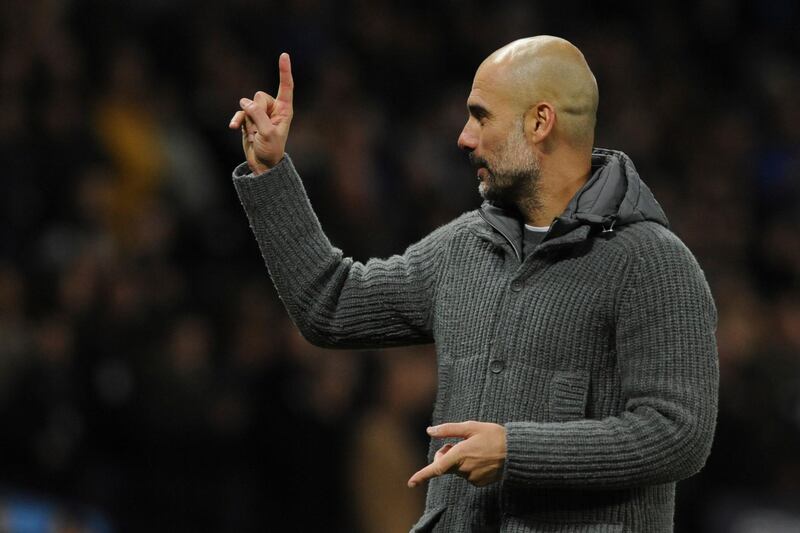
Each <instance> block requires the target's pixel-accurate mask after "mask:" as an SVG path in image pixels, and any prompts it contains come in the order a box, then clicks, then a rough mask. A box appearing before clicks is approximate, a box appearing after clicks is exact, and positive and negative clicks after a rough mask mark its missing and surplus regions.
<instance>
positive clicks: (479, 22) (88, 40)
mask: <svg viewBox="0 0 800 533" xmlns="http://www.w3.org/2000/svg"><path fill="white" fill-rule="evenodd" d="M631 5H632V4H630V3H624V2H623V3H615V2H612V3H610V4H609V3H605V2H604V3H590V2H577V1H573V0H563V1H561V2H555V3H553V2H530V1H525V2H523V1H498V2H492V3H486V2H478V1H475V0H468V1H456V0H439V1H425V2H420V1H415V0H372V1H366V0H345V1H341V2H327V1H323V0H284V1H281V2H272V1H260V2H254V1H247V0H229V1H227V2H211V1H202V0H195V1H193V2H188V1H186V0H170V1H156V0H140V1H138V2H128V1H123V0H105V1H90V0H85V1H78V0H35V1H34V0H4V1H3V2H2V3H0V43H2V46H0V164H1V165H2V166H0V219H1V220H2V223H0V532H2V531H11V532H17V531H25V532H27V531H31V532H33V531H60V532H66V531H69V532H90V531H91V532H100V531H150V532H155V531H197V532H199V531H235V532H249V531H301V532H311V531H314V532H317V531H326V532H361V533H378V532H381V533H387V532H388V533H393V532H395V531H407V530H408V528H409V526H410V524H411V523H413V521H414V520H416V518H417V516H418V514H419V513H420V511H421V508H422V504H423V501H424V493H423V490H421V489H417V490H415V491H414V490H409V489H407V488H406V487H405V481H406V479H407V478H408V477H409V476H410V475H411V474H412V473H413V472H414V471H415V470H416V469H417V468H419V467H420V466H422V465H423V464H424V461H425V451H426V437H425V434H424V428H425V426H426V424H427V422H428V420H429V414H430V409H431V407H432V401H433V397H434V394H435V374H434V373H435V368H436V367H435V354H434V351H433V348H432V347H422V348H419V347H418V348H409V349H393V350H388V351H381V352H368V351H363V352H347V351H326V350H322V349H318V348H315V347H312V346H311V345H309V344H308V343H307V342H305V341H304V340H303V339H302V338H301V337H300V336H299V334H298V333H297V332H296V330H295V328H294V326H293V325H292V324H291V322H290V321H289V319H288V318H287V317H286V313H285V311H284V310H283V308H282V306H281V304H280V301H279V300H278V298H277V296H276V294H275V292H274V289H273V288H272V285H271V282H270V280H269V277H268V274H267V271H266V269H265V268H264V266H263V263H262V260H261V258H260V256H259V252H258V249H257V246H256V244H255V241H254V239H253V238H252V236H251V234H250V230H249V228H248V224H247V221H246V218H245V217H244V214H243V212H242V209H241V207H240V206H239V205H238V200H237V198H236V195H235V192H234V190H233V187H232V186H231V183H230V173H231V171H232V169H233V167H234V166H235V165H236V164H238V163H239V162H241V161H242V159H243V157H242V153H241V139H240V137H239V135H238V133H237V132H231V131H229V130H228V129H227V124H228V122H229V120H230V118H231V116H232V114H233V113H234V112H235V111H236V109H237V102H238V99H239V98H240V97H242V96H248V97H250V96H252V94H253V93H254V92H255V91H256V90H258V89H264V90H267V91H268V92H269V91H272V90H274V89H275V87H276V86H277V58H278V54H279V53H280V52H282V51H288V52H290V53H291V54H292V62H293V69H294V76H295V83H296V92H295V118H294V122H293V125H292V132H291V134H290V138H289V144H288V146H287V151H288V152H289V153H291V154H292V157H293V159H294V161H295V164H296V165H297V167H298V169H299V170H300V173H301V175H302V176H303V178H304V181H305V184H306V187H307V189H308V192H309V195H310V198H311V201H312V203H313V205H314V207H315V209H316V211H317V213H318V215H319V218H320V220H321V222H322V224H323V227H324V228H325V230H326V232H327V233H328V235H329V237H330V238H331V240H332V241H333V242H334V244H335V245H337V246H338V247H340V248H342V249H343V250H344V252H345V253H346V254H347V255H351V256H353V257H355V258H356V259H360V260H366V259H367V258H369V257H372V256H387V255H390V254H392V253H399V252H402V250H403V249H404V248H405V247H406V246H407V245H409V244H410V243H412V242H414V241H416V240H418V239H419V238H421V237H422V236H424V235H425V234H426V233H428V232H429V231H431V230H432V229H434V228H435V227H437V226H438V225H440V224H442V223H444V222H446V221H448V220H450V219H452V218H453V217H455V216H457V215H458V214H460V213H462V212H464V211H466V210H470V209H474V208H475V207H477V206H478V205H479V203H480V198H479V196H478V194H477V187H476V183H475V181H474V176H473V173H472V172H471V171H470V170H469V166H468V164H467V161H466V158H465V156H464V155H463V154H461V153H459V151H458V149H457V147H456V137H457V135H458V133H459V132H460V129H461V127H462V126H463V123H464V121H465V120H466V109H465V101H466V97H467V95H468V93H469V88H470V85H471V81H472V75H473V73H474V71H475V69H476V67H477V65H478V64H479V63H480V61H481V60H482V59H483V58H484V57H485V56H486V55H488V54H489V53H490V52H491V51H493V50H494V49H496V48H498V47H499V46H501V45H503V44H505V43H507V42H510V41H511V40H513V39H515V38H518V37H523V36H528V35H534V34H539V33H548V34H555V35H560V36H563V37H566V38H568V39H570V40H571V41H573V42H574V43H575V44H576V45H578V46H579V47H580V48H581V49H582V50H583V52H584V54H585V55H586V57H587V59H588V61H589V64H590V65H591V67H592V69H593V70H594V73H595V75H596V76H597V79H598V83H599V87H600V110H599V117H598V130H597V145H598V146H603V147H608V148H616V149H621V150H623V151H625V152H627V153H628V154H629V155H630V156H631V157H632V158H633V160H634V162H635V163H636V165H637V168H638V170H639V172H640V173H641V175H642V176H643V178H644V179H645V181H646V182H647V183H648V184H649V185H650V187H651V188H652V189H653V191H654V193H655V195H656V197H657V198H658V199H659V201H660V202H661V204H662V205H663V206H664V208H665V210H666V212H667V215H668V216H669V218H670V220H671V223H672V227H673V230H674V231H675V232H676V233H677V234H678V235H679V236H680V237H681V238H682V239H683V240H684V241H685V242H686V243H687V244H688V245H689V247H690V248H691V249H692V250H693V251H694V253H695V254H696V256H697V257H698V259H699V261H700V263H701V265H702V266H703V268H704V270H705V272H706V275H707V277H708V280H709V283H710V285H711V288H712V291H713V293H714V295H715V298H716V302H717V306H718V309H719V329H718V343H719V355H720V365H721V389H720V413H719V420H718V431H717V436H716V440H715V444H714V448H713V451H712V454H711V457H710V459H709V462H708V464H707V466H706V468H705V469H704V470H703V471H702V473H701V474H699V475H698V476H696V477H694V478H692V479H690V480H687V481H685V482H682V483H680V484H679V486H678V487H679V488H678V509H677V515H676V524H677V529H676V531H678V532H679V533H681V532H684V533H693V532H710V533H717V532H737V533H756V532H762V531H770V532H778V533H780V532H783V531H797V530H798V528H800V505H798V503H797V502H800V454H798V453H797V451H798V450H800V232H798V229H800V224H798V222H799V221H800V220H799V219H800V98H798V95H800V61H799V60H798V58H799V57H800V37H798V35H799V34H798V32H797V28H798V27H800V5H798V4H797V2H794V1H793V0H763V1H755V0H752V1H730V2H726V1H720V0H702V1H699V2H683V1H682V2H672V1H667V0H658V1H655V2H646V3H640V4H639V5H638V7H631ZM623 6H624V7H623ZM37 524H38V525H37Z"/></svg>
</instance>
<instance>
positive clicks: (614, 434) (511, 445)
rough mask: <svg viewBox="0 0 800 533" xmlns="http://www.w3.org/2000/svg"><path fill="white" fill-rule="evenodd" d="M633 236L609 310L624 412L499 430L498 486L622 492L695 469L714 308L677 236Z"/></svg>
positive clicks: (710, 402)
mask: <svg viewBox="0 0 800 533" xmlns="http://www.w3.org/2000/svg"><path fill="white" fill-rule="evenodd" d="M637 231H642V232H645V233H648V234H649V235H647V238H646V239H644V243H643V244H640V245H639V246H638V249H637V250H635V251H634V252H632V254H631V257H630V263H629V268H628V271H627V274H626V276H627V279H626V283H625V285H624V287H623V289H622V293H621V294H620V297H619V304H618V310H617V315H618V316H617V326H616V352H617V366H618V371H619V373H620V376H621V381H622V389H623V394H624V398H625V399H626V404H625V409H624V411H623V412H622V413H620V414H619V415H618V416H612V417H608V418H605V419H602V420H578V421H570V422H563V423H529V422H524V421H519V422H510V423H508V424H506V429H507V435H508V442H507V447H508V456H507V458H506V463H505V466H504V472H503V477H504V481H505V482H508V483H512V484H527V485H530V486H539V487H558V488H570V487H575V488H590V487H595V488H624V487H633V486H641V485H653V484H660V483H667V482H672V481H676V480H680V479H683V478H685V477H688V476H690V475H692V474H694V473H695V472H697V471H698V470H699V469H700V468H701V467H702V466H703V465H704V463H705V460H706V457H707V456H708V453H709V451H710V448H711V442H712V439H713V434H714V427H715V422H716V413H717V390H718V379H719V371H718V361H717V350H716V341H715V336H714V334H715V329H716V310H715V308H714V303H713V300H712V298H711V293H710V291H709V288H708V285H707V283H706V281H705V277H704V276H703V272H702V270H701V269H700V267H699V265H698V264H697V262H696V261H695V259H694V257H693V256H692V254H691V253H690V252H689V250H688V249H687V248H686V247H685V246H684V245H683V243H681V241H680V240H679V239H678V238H677V237H675V236H674V235H673V234H672V233H670V232H669V231H667V230H665V229H664V228H660V227H653V228H648V229H645V230H637ZM620 238H624V237H623V236H620Z"/></svg>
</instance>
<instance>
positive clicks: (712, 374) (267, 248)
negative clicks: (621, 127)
mask: <svg viewBox="0 0 800 533" xmlns="http://www.w3.org/2000/svg"><path fill="white" fill-rule="evenodd" d="M592 169H593V172H592V176H591V178H590V179H589V181H588V182H587V183H586V184H585V185H584V187H583V188H582V189H581V190H580V191H579V192H578V193H577V194H576V195H575V197H574V198H573V199H572V201H571V202H570V204H569V205H568V207H567V209H566V210H565V212H564V213H563V214H562V215H561V216H560V217H558V218H557V219H556V220H555V221H554V223H553V225H552V226H551V229H550V231H549V233H548V234H547V236H546V237H545V239H544V240H543V242H542V243H541V244H540V245H539V246H538V247H537V248H536V249H535V251H534V252H533V253H532V254H529V255H528V256H527V257H525V258H524V259H523V258H522V257H521V255H520V250H521V243H522V230H521V221H520V220H519V218H518V217H515V216H514V215H513V213H510V212H508V211H505V210H503V209H501V208H499V207H497V206H493V205H490V204H488V203H485V204H484V205H483V206H482V207H481V208H480V209H477V210H474V211H470V212H468V213H465V214H464V215H462V216H460V217H458V218H457V219H455V220H453V221H452V222H450V223H448V224H446V225H444V226H442V227H440V228H438V229H436V230H435V231H433V232H432V233H431V234H429V235H428V236H427V237H425V238H424V239H422V240H421V241H420V242H418V243H416V244H413V245H411V246H410V247H409V248H408V249H407V250H406V251H405V253H403V254H402V255H395V256H392V257H390V258H388V259H370V260H369V261H367V262H366V263H362V262H358V261H354V260H353V259H351V258H349V257H344V256H343V255H342V252H341V251H340V250H339V249H337V248H335V247H333V246H332V245H331V243H330V242H329V240H328V238H327V237H326V236H325V234H324V233H323V231H322V228H321V227H320V224H319V222H318V220H317V217H316V215H315V214H314V211H313V210H312V208H311V204H310V203H309V200H308V197H307V196H306V192H305V190H304V187H303V185H302V182H301V180H300V178H299V176H298V174H297V172H296V171H295V168H294V166H293V164H292V161H291V159H290V158H289V157H288V156H285V157H284V158H283V159H282V161H281V162H280V163H279V164H278V165H277V166H275V168H273V169H272V170H271V171H269V172H268V173H266V174H264V175H252V174H251V173H249V169H248V168H247V165H246V164H243V165H240V166H239V167H237V169H236V170H235V171H234V185H235V187H236V190H237V192H238V194H239V198H240V200H241V202H242V205H243V206H244V209H245V211H246V213H247V217H248V219H249V221H250V226H251V228H252V230H253V232H254V234H255V237H256V239H257V241H258V245H259V247H260V249H261V253H262V255H263V258H264V260H265V262H266V265H267V267H268V269H269V272H270V275H271V276H272V280H273V281H274V283H275V286H276V287H277V290H278V294H279V296H280V297H281V299H282V301H283V303H284V304H285V306H286V308H287V310H288V312H289V314H290V315H291V318H292V319H293V321H294V323H295V324H296V325H297V327H298V328H299V329H300V331H301V332H302V333H303V335H304V336H305V337H306V338H307V339H308V340H309V341H311V342H312V343H314V344H316V345H319V346H323V347H329V348H380V347H388V346H397V345H403V344H416V343H430V342H435V343H436V352H437V361H438V393H437V398H436V403H435V406H434V409H433V415H432V423H433V424H439V423H442V422H458V421H465V420H479V421H486V422H495V423H498V424H504V425H505V427H506V429H507V435H508V456H507V459H506V461H505V465H504V469H503V473H502V479H501V481H500V482H498V483H494V484H492V485H489V486H486V487H482V488H478V487H474V486H472V485H470V484H469V483H468V482H467V481H466V480H464V479H462V478H460V477H457V476H453V475H446V476H442V477H439V478H435V479H433V480H432V481H431V482H430V483H429V485H428V493H427V502H426V511H425V514H424V515H423V516H422V517H421V518H420V520H419V521H418V522H417V523H416V524H415V525H414V526H413V527H412V531H415V532H428V531H431V532H488V531H493V532H496V531H499V532H507V533H516V532H520V533H521V532H526V533H528V532H545V531H546V532H556V531H559V532H570V533H578V532H597V533H609V532H666V531H672V529H673V514H674V507H675V483H676V481H678V480H680V479H683V478H686V477H688V476H691V475H692V474H694V473H696V472H697V471H698V470H699V469H700V468H701V467H702V466H703V464H704V463H705V460H706V457H707V456H708V453H709V449H710V447H711V442H712V438H713V433H714V426H715V420H716V412H717V389H718V363H717V352H716V343H715V337H714V331H715V327H716V310H715V307H714V303H713V300H712V298H711V294H710V291H709V288H708V285H707V283H706V281H705V278H704V276H703V272H702V270H701V269H700V267H699V266H698V264H697V261H696V260H695V258H694V257H693V256H692V254H691V253H690V252H689V250H688V249H687V248H686V246H685V245H684V244H683V243H682V242H681V241H680V240H679V239H678V237H676V236H675V235H674V234H673V233H672V232H671V231H669V230H668V229H667V227H666V225H667V219H666V217H665V216H664V213H663V211H662V210H661V208H660V207H659V205H658V203H657V202H656V201H655V199H654V198H653V196H652V194H651V192H650V190H649V189H648V188H647V187H646V186H645V184H644V183H643V182H642V181H641V180H640V178H639V176H638V174H637V173H636V170H635V169H634V167H633V164H632V163H631V161H630V159H629V158H628V157H627V156H626V155H625V154H623V153H621V152H617V151H611V150H601V149H596V150H595V151H594V153H593V158H592ZM444 442H446V440H440V439H433V440H432V442H431V444H430V456H429V459H431V458H432V455H433V453H434V452H435V450H437V449H438V448H439V447H440V446H442V445H443V443H444ZM410 474H411V472H409V475H410Z"/></svg>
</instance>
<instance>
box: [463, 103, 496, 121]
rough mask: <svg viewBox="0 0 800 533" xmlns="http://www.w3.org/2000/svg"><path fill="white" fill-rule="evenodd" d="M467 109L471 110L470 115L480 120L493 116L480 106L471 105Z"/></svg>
mask: <svg viewBox="0 0 800 533" xmlns="http://www.w3.org/2000/svg"><path fill="white" fill-rule="evenodd" d="M467 109H468V110H469V114H470V115H472V116H473V117H475V118H477V119H478V120H480V119H482V118H489V117H491V116H492V114H491V113H489V110H488V109H486V108H485V107H483V106H482V105H479V104H469V105H468V106H467Z"/></svg>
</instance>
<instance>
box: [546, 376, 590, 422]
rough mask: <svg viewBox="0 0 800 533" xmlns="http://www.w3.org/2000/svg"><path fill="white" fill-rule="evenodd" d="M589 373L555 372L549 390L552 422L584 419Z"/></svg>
mask: <svg viewBox="0 0 800 533" xmlns="http://www.w3.org/2000/svg"><path fill="white" fill-rule="evenodd" d="M589 381H590V380H589V373H588V372H585V371H560V370H559V371H556V372H555V373H554V375H553V380H552V382H551V389H550V417H551V419H552V420H553V421H554V422H567V421H570V420H581V419H583V418H586V402H587V399H588V396H589Z"/></svg>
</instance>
